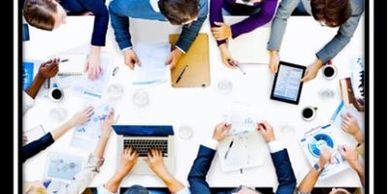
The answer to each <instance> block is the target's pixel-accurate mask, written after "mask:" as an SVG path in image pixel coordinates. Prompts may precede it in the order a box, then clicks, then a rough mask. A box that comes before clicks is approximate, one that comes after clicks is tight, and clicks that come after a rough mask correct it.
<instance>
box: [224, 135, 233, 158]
mask: <svg viewBox="0 0 388 194" xmlns="http://www.w3.org/2000/svg"><path fill="white" fill-rule="evenodd" d="M233 142H234V139H232V141H231V142H230V144H229V147H228V150H226V153H225V156H224V159H226V158H227V157H228V154H229V151H230V148H232V146H233Z"/></svg>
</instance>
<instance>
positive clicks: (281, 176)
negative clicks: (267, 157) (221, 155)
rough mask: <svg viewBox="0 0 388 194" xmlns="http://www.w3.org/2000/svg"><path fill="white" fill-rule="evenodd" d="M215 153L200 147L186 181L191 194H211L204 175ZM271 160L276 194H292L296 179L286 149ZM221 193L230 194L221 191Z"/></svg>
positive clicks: (273, 155) (274, 154) (272, 154)
mask: <svg viewBox="0 0 388 194" xmlns="http://www.w3.org/2000/svg"><path fill="white" fill-rule="evenodd" d="M215 153H216V151H215V150H213V149H210V148H208V147H205V146H203V145H201V146H200V147H199V151H198V155H197V158H196V159H195V160H194V163H193V166H192V167H191V170H190V173H189V176H188V181H189V184H190V191H191V193H192V194H211V190H210V187H209V184H208V183H207V182H206V175H207V172H208V171H209V168H210V165H211V163H212V160H213V158H214V155H215ZM271 158H272V161H273V163H274V166H275V169H276V175H277V178H278V182H279V186H278V189H277V191H276V194H292V193H294V191H295V188H296V178H295V175H294V171H293V170H292V166H291V162H290V159H289V157H288V152H287V150H286V149H283V150H281V151H278V152H276V153H271ZM221 193H230V191H223V192H221Z"/></svg>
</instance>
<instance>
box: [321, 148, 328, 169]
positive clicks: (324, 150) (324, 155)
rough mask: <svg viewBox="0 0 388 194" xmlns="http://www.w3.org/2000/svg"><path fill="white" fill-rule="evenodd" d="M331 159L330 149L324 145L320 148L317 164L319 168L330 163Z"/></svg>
mask: <svg viewBox="0 0 388 194" xmlns="http://www.w3.org/2000/svg"><path fill="white" fill-rule="evenodd" d="M330 160H331V151H330V150H329V149H328V148H326V147H324V148H322V149H321V150H320V155H319V166H320V167H321V168H324V167H325V165H326V164H328V163H330Z"/></svg>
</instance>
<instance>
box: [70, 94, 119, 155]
mask: <svg viewBox="0 0 388 194" xmlns="http://www.w3.org/2000/svg"><path fill="white" fill-rule="evenodd" d="M93 107H94V114H93V115H92V117H91V118H90V121H89V122H87V123H84V124H82V125H80V126H77V127H76V128H75V129H74V133H73V137H72V140H71V146H74V147H78V148H81V149H84V150H87V151H93V150H94V149H95V148H96V146H97V143H98V140H99V138H100V136H101V126H102V124H103V122H104V120H105V118H106V116H107V114H108V113H109V111H110V110H111V108H112V106H111V105H110V104H109V103H107V102H105V101H99V102H96V103H95V105H93Z"/></svg>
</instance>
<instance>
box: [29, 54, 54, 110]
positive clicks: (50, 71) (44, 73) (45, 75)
mask: <svg viewBox="0 0 388 194" xmlns="http://www.w3.org/2000/svg"><path fill="white" fill-rule="evenodd" d="M58 62H59V59H51V60H49V61H46V62H44V63H42V64H41V65H40V67H39V70H38V73H37V74H36V76H35V78H34V80H33V81H32V84H31V86H30V87H28V88H27V90H26V91H23V107H22V108H23V114H24V113H26V112H27V110H28V109H30V108H31V107H32V106H33V105H34V99H35V97H36V95H37V94H38V92H39V90H40V88H41V87H42V85H43V83H44V82H45V81H46V80H47V79H50V78H52V77H54V76H55V75H57V73H58V70H59V67H58Z"/></svg>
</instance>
